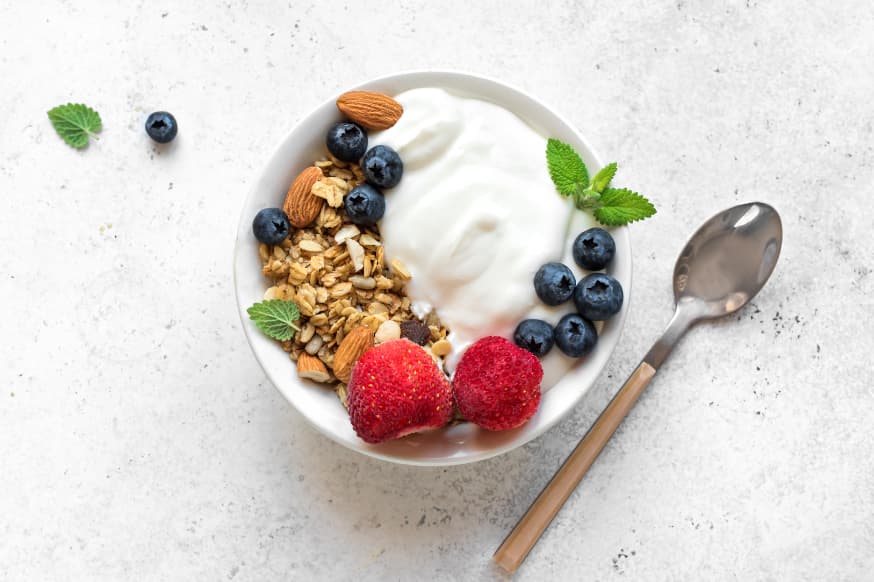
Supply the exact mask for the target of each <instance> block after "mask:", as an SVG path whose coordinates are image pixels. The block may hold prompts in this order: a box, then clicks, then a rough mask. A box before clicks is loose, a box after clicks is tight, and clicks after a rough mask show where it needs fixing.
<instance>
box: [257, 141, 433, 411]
mask: <svg viewBox="0 0 874 582" xmlns="http://www.w3.org/2000/svg"><path fill="white" fill-rule="evenodd" d="M315 166H316V167H318V168H320V169H321V170H322V173H323V174H324V177H322V178H321V179H320V180H318V181H317V182H316V183H315V184H314V185H313V187H312V194H313V195H315V196H318V197H319V198H323V199H324V200H325V202H326V204H325V205H324V206H323V207H322V210H321V212H320V213H319V215H318V217H317V218H316V220H315V222H314V223H313V224H312V225H311V226H309V227H306V228H301V229H297V230H296V231H295V232H294V233H293V234H292V235H291V236H289V237H288V238H287V239H285V240H284V241H283V242H282V243H280V244H279V245H275V246H269V245H266V244H263V243H262V244H261V245H260V246H259V248H258V251H259V254H260V257H261V264H262V272H263V273H264V275H266V276H267V277H269V278H270V279H271V281H272V282H273V285H272V286H271V287H270V288H268V289H267V291H266V292H265V294H264V298H265V299H286V300H291V301H294V302H295V303H297V305H298V307H299V308H300V313H301V320H300V328H301V329H300V331H299V332H298V333H297V334H296V335H295V337H294V339H292V340H289V341H286V342H282V347H283V349H284V350H285V351H287V352H289V354H290V356H291V359H292V360H294V361H297V359H298V358H299V356H300V354H301V353H302V352H306V353H308V354H310V355H312V356H316V357H318V358H319V359H320V360H321V361H322V362H323V363H324V364H325V366H326V367H327V369H328V371H329V374H328V383H330V384H338V386H337V390H338V394H339V395H340V399H341V400H342V401H344V403H345V398H344V396H345V386H344V385H342V384H339V382H340V381H339V380H338V379H337V377H336V376H335V375H334V374H333V363H334V355H335V353H336V351H337V347H338V346H339V345H340V343H341V342H342V341H343V338H344V337H345V336H346V334H348V333H349V332H350V331H351V330H352V329H353V328H354V327H356V326H360V325H364V326H367V327H369V328H370V329H371V330H372V331H373V332H374V333H375V335H376V338H377V341H380V340H382V341H387V340H389V339H395V338H397V337H399V336H400V325H399V324H401V323H402V322H405V321H412V320H415V319H416V317H415V315H414V314H413V312H412V310H411V307H410V299H409V297H407V296H406V294H405V292H404V287H405V285H406V283H407V281H409V280H410V273H409V271H408V270H407V269H406V267H404V265H403V264H402V263H401V262H400V261H398V260H393V261H391V262H390V263H388V264H386V261H385V253H384V248H383V246H382V242H381V239H380V235H379V230H378V228H377V227H375V226H374V227H369V228H364V227H359V226H357V225H355V224H352V222H350V221H349V220H348V218H347V217H346V214H345V211H344V210H343V197H344V196H345V195H346V194H348V193H349V192H350V191H351V190H352V188H354V187H355V186H357V185H358V184H360V183H362V182H363V181H364V176H363V174H362V172H361V168H360V167H359V166H358V165H357V164H354V163H348V162H343V161H341V160H338V159H336V158H334V157H333V156H331V157H330V158H329V159H327V160H320V161H317V162H315ZM389 322H391V323H389ZM422 323H423V324H424V325H425V326H427V329H428V332H429V337H428V338H427V341H426V343H425V347H426V349H428V350H429V351H430V352H431V353H432V354H434V355H435V356H440V355H445V353H443V352H444V351H445V352H448V350H446V349H445V347H446V346H448V342H447V341H446V340H445V338H446V334H447V330H446V328H445V327H444V326H443V325H442V324H441V323H440V321H439V319H438V318H437V317H436V315H435V314H431V315H429V316H428V317H427V318H426V320H425V321H424V322H422ZM435 344H436V345H435ZM432 348H436V349H432Z"/></svg>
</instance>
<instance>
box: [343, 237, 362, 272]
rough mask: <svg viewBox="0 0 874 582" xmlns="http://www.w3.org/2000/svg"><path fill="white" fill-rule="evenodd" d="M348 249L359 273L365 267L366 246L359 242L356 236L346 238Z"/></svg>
mask: <svg viewBox="0 0 874 582" xmlns="http://www.w3.org/2000/svg"><path fill="white" fill-rule="evenodd" d="M346 249H347V250H348V251H349V257H350V258H351V259H352V264H353V265H354V266H355V272H356V273H357V272H358V271H360V270H361V269H363V268H364V247H362V246H361V245H360V244H358V241H357V240H355V239H354V238H350V239H346Z"/></svg>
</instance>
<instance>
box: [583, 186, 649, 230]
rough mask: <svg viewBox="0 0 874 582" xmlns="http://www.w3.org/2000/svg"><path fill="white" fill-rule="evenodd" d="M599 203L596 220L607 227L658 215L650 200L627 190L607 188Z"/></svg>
mask: <svg viewBox="0 0 874 582" xmlns="http://www.w3.org/2000/svg"><path fill="white" fill-rule="evenodd" d="M598 202H599V204H598V207H597V208H596V209H595V218H596V219H597V220H598V222H600V223H601V224H604V225H607V226H620V225H623V224H628V223H629V222H634V221H635V220H643V219H644V218H648V217H650V216H652V215H653V214H655V213H656V209H655V206H653V205H652V203H651V202H650V201H649V200H647V199H646V198H644V197H643V196H641V195H640V194H638V193H637V192H632V191H631V190H628V189H626V188H607V189H605V190H604V192H603V193H602V194H601V199H600V200H599V201H598Z"/></svg>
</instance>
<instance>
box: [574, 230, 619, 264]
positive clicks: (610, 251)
mask: <svg viewBox="0 0 874 582" xmlns="http://www.w3.org/2000/svg"><path fill="white" fill-rule="evenodd" d="M615 254H616V243H615V242H614V241H613V237H612V236H610V233H609V232H607V231H606V230H604V229H603V228H590V229H589V230H587V231H585V232H582V233H580V235H579V236H578V237H577V238H576V239H575V240H574V246H573V255H574V261H576V263H577V264H578V265H579V266H581V267H582V268H584V269H588V270H590V271H600V270H601V269H603V268H604V267H606V266H607V265H609V264H610V261H612V260H613V255H615Z"/></svg>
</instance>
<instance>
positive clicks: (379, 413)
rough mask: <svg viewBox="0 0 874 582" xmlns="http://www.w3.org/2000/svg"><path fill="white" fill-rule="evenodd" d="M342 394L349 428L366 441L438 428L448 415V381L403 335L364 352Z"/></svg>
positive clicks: (447, 420)
mask: <svg viewBox="0 0 874 582" xmlns="http://www.w3.org/2000/svg"><path fill="white" fill-rule="evenodd" d="M347 394H348V399H347V403H348V405H349V418H350V419H351V420H352V428H354V429H355V433H356V434H357V435H358V436H359V437H361V439H363V440H365V441H367V442H368V443H381V442H383V441H387V440H389V439H395V438H398V437H402V436H404V435H408V434H410V433H414V432H419V431H422V430H428V429H432V428H440V427H441V426H443V425H445V424H446V423H448V422H449V420H450V419H451V418H452V389H451V388H450V386H449V380H448V379H447V378H446V376H445V375H444V374H443V372H442V371H440V369H439V368H438V367H437V364H435V363H434V360H433V359H432V358H431V356H429V355H428V353H427V352H426V351H425V350H424V349H423V348H422V347H420V346H418V345H416V344H414V343H413V342H411V341H410V340H408V339H398V340H392V341H388V342H385V343H383V344H379V345H378V346H376V347H373V348H370V349H369V350H367V351H366V352H365V353H364V355H363V356H361V359H360V360H358V363H356V364H355V367H354V368H352V377H351V379H350V380H349V386H348V388H347Z"/></svg>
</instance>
